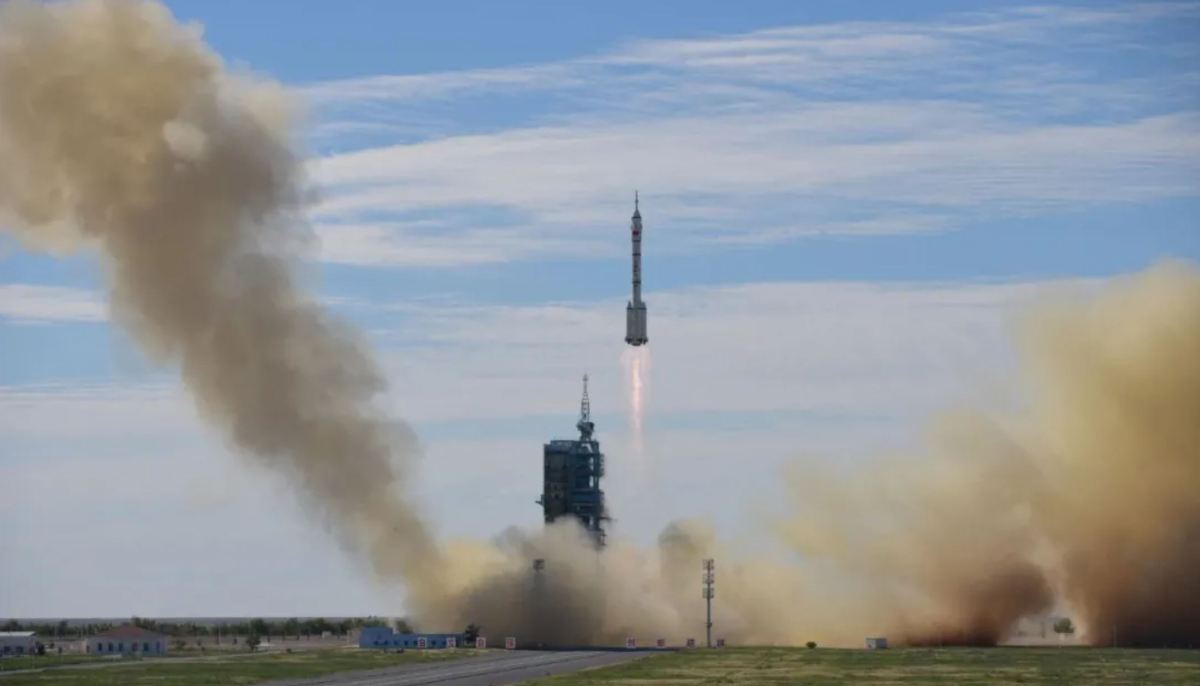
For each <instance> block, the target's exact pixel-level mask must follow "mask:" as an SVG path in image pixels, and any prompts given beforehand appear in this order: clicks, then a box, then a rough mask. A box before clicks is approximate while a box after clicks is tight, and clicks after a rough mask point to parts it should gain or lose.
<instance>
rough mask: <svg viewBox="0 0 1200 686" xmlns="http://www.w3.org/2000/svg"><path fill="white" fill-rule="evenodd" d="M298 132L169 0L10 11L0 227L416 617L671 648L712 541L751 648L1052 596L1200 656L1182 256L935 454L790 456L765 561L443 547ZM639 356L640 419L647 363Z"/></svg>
mask: <svg viewBox="0 0 1200 686" xmlns="http://www.w3.org/2000/svg"><path fill="white" fill-rule="evenodd" d="M290 131H291V129H290V108H289V103H288V102H287V99H286V98H285V97H284V96H283V94H282V91H281V89H279V88H278V87H275V86H272V85H270V84H266V83H261V82H250V81H248V80H246V79H241V78H237V77H235V76H232V75H231V74H229V73H227V72H226V71H225V70H224V68H223V67H222V65H221V62H220V60H219V59H218V58H217V57H216V56H215V55H213V54H212V53H211V52H210V51H209V50H208V49H207V48H206V47H205V46H204V45H203V43H202V42H201V40H200V37H199V32H198V31H197V30H195V29H192V28H186V27H181V26H179V25H177V24H176V23H175V22H174V21H173V20H172V18H171V17H170V15H169V13H168V12H167V11H166V10H165V9H163V8H162V7H161V6H160V5H158V4H156V3H153V2H148V1H144V0H112V1H109V2H105V1H102V0H76V1H73V2H65V3H56V4H41V3H34V2H32V1H30V0H10V1H9V2H7V3H5V4H2V5H0V226H4V227H6V228H9V229H12V230H14V231H15V232H16V233H17V234H18V235H19V236H20V237H21V238H22V239H24V240H26V241H27V242H29V243H30V244H31V245H36V246H45V247H50V248H54V249H69V248H72V247H76V246H80V245H87V246H95V247H97V248H98V249H99V250H98V251H99V253H100V255H101V256H102V259H103V261H104V264H105V266H106V273H107V274H108V278H109V282H110V285H109V288H110V291H111V302H112V314H113V317H114V319H115V320H116V321H117V322H118V323H119V324H121V325H123V326H124V327H125V328H127V329H128V330H129V331H130V332H132V334H133V335H134V337H135V338H136V339H137V340H138V341H139V342H140V344H141V345H142V347H143V348H144V349H145V351H146V353H147V354H148V355H149V356H150V357H151V358H152V359H154V360H156V361H159V362H161V363H164V364H172V365H178V366H179V368H180V370H181V374H182V377H183V379H184V381H185V382H186V384H187V386H188V388H189V390H190V392H191V394H192V396H193V397H194V399H195V401H196V405H197V407H198V408H199V409H200V411H201V413H202V414H203V415H204V416H205V417H206V418H207V419H208V420H209V421H210V422H212V423H213V424H214V425H215V426H217V427H218V428H219V429H220V430H221V431H223V432H224V434H225V435H226V436H227V437H228V440H229V441H230V442H231V443H232V444H233V445H234V446H235V447H236V448H237V449H238V450H239V452H242V453H244V454H246V455H248V456H249V457H250V458H251V459H253V460H254V461H256V462H257V463H258V464H261V465H263V466H265V467H267V468H270V469H272V470H275V471H276V472H278V473H280V474H283V475H285V476H286V477H287V478H289V479H290V480H291V482H292V483H293V484H294V485H295V486H296V488H297V490H298V492H299V493H301V494H302V495H303V496H304V497H306V498H308V499H309V500H310V501H311V502H312V503H313V504H314V505H315V506H316V508H315V509H316V511H318V512H320V513H321V514H322V515H323V516H324V517H325V518H326V519H327V520H328V522H329V525H330V529H331V530H332V531H333V532H334V534H335V535H336V536H337V537H338V540H340V541H341V542H343V544H344V545H345V546H346V547H347V548H348V549H349V550H351V551H353V552H355V553H357V554H363V555H366V556H367V557H368V559H369V560H370V561H371V563H372V566H373V569H374V570H375V571H376V572H377V574H378V575H379V576H380V577H381V578H384V579H388V580H399V581H402V582H403V583H405V584H407V586H408V588H410V589H413V590H414V593H413V594H412V595H411V596H410V597H409V599H408V607H409V610H410V611H411V612H412V613H413V615H414V617H415V619H416V620H417V621H418V622H419V623H421V624H422V625H424V626H426V627H428V628H431V629H439V630H443V629H444V630H451V629H455V628H459V627H461V626H464V625H465V624H466V623H467V622H476V623H479V624H481V625H482V626H483V627H484V630H485V632H486V633H487V634H488V635H490V636H502V635H506V634H508V635H517V636H519V637H522V639H523V640H524V639H529V640H543V641H547V642H555V643H584V642H615V641H620V640H621V639H623V638H624V637H625V636H627V635H637V636H658V635H661V636H665V637H669V638H671V639H672V640H681V639H682V638H686V637H688V636H695V635H697V631H698V630H700V629H701V628H702V623H703V611H704V610H703V603H701V602H699V598H700V594H699V580H700V574H699V573H700V560H702V559H704V558H708V557H715V558H717V577H718V582H717V602H716V604H715V605H714V611H715V618H714V621H715V622H716V623H717V626H718V627H720V628H721V634H723V635H724V636H725V637H727V638H729V639H730V640H731V641H735V642H783V643H799V642H803V641H805V640H809V639H813V640H819V641H822V642H825V643H842V644H855V645H857V644H858V641H860V640H861V638H862V637H863V636H865V635H868V634H875V633H885V634H891V635H893V636H898V637H902V638H905V639H907V640H908V641H909V642H913V643H923V642H935V641H939V642H946V643H949V642H964V643H993V642H996V641H1000V640H1003V639H1004V638H1005V637H1006V636H1007V635H1008V633H1009V632H1010V631H1011V628H1012V625H1013V623H1014V622H1015V621H1017V620H1019V619H1021V618H1022V617H1026V616H1030V615H1036V614H1038V613H1042V612H1045V611H1048V610H1051V609H1053V608H1055V607H1056V606H1058V607H1067V608H1069V609H1070V610H1071V611H1072V612H1073V613H1077V616H1078V618H1079V619H1080V620H1081V621H1080V623H1081V624H1082V625H1083V626H1084V627H1085V629H1086V630H1087V637H1088V639H1089V640H1091V641H1093V642H1096V643H1108V642H1109V641H1110V640H1112V639H1113V638H1114V637H1115V638H1116V641H1117V642H1118V643H1120V644H1122V645H1155V646H1158V645H1191V646H1196V645H1200V584H1196V583H1195V579H1196V577H1197V574H1198V573H1200V545H1198V544H1197V537H1198V536H1200V500H1198V499H1197V496H1196V486H1197V484H1200V421H1197V418H1198V417H1200V355H1197V351H1200V272H1198V271H1197V269H1196V268H1195V267H1193V266H1189V265H1185V264H1181V263H1166V264H1163V265H1160V266H1158V267H1155V268H1154V269H1151V270H1149V271H1148V272H1146V273H1145V274H1141V275H1138V276H1136V277H1131V278H1126V279H1121V280H1118V281H1117V282H1116V283H1114V284H1112V285H1110V286H1107V287H1106V288H1105V290H1104V291H1103V292H1101V293H1100V294H1098V295H1097V294H1087V295H1084V296H1079V297H1075V298H1066V299H1064V298H1057V299H1052V300H1050V301H1048V302H1047V304H1045V305H1043V306H1042V307H1041V308H1040V309H1038V310H1037V311H1035V312H1034V313H1033V314H1032V315H1031V316H1030V317H1029V318H1028V320H1027V322H1026V324H1025V327H1024V328H1023V329H1022V334H1021V337H1020V342H1021V349H1022V352H1023V360H1024V363H1025V367H1024V369H1025V382H1026V386H1027V390H1028V394H1027V397H1028V405H1027V407H1025V408H1023V409H1022V412H1020V413H1017V414H1015V415H1012V414H996V413H982V412H974V411H966V410H964V411H960V412H955V413H952V414H947V415H946V416H944V417H942V418H940V419H939V420H938V421H936V422H935V423H934V426H933V430H932V431H931V436H930V441H929V449H928V450H927V451H925V453H924V454H919V455H908V456H901V457H896V458H893V459H887V460H882V461H880V462H879V463H878V464H876V465H873V466H872V468H871V469H870V470H865V471H860V472H854V473H850V474H846V473H844V472H843V473H839V474H834V473H831V472H829V471H828V470H825V469H822V468H821V465H820V464H818V463H807V462H797V464H796V465H795V467H794V468H793V470H792V471H791V474H790V477H789V483H790V484H791V492H792V498H791V499H790V501H789V507H790V511H789V512H788V513H787V516H785V517H782V518H780V519H777V520H775V521H774V522H773V523H774V524H776V525H777V527H776V528H778V530H779V534H780V536H781V539H782V541H783V542H784V543H785V544H786V546H781V547H780V550H779V559H774V558H763V557H757V558H747V557H743V556H739V555H738V554H737V553H736V551H734V550H731V549H728V548H724V547H722V545H721V544H720V542H718V541H717V540H716V538H715V536H714V535H713V534H712V531H711V529H709V528H708V526H707V525H705V524H703V523H700V522H693V521H688V522H680V523H676V524H673V525H671V526H669V527H668V528H667V529H666V530H665V531H664V532H663V533H662V535H661V536H660V537H659V540H658V545H657V546H656V547H655V548H653V549H651V550H644V549H640V548H637V547H635V546H633V545H630V544H628V543H625V542H622V541H619V540H618V541H614V542H613V543H612V544H611V545H610V546H609V547H608V548H606V549H605V550H604V551H603V552H597V551H596V550H595V548H594V547H593V546H592V545H591V541H590V540H589V539H588V538H587V536H586V535H585V534H584V533H583V532H582V531H580V530H579V529H578V527H575V526H571V525H569V523H568V524H567V525H563V526H560V525H555V526H552V527H548V528H547V529H546V530H544V531H541V532H538V533H533V534H530V533H522V532H509V533H507V534H506V535H505V536H503V537H502V538H501V539H500V540H499V541H496V542H491V543H483V542H473V541H455V542H451V543H449V544H447V545H444V546H439V545H437V544H436V543H435V541H434V540H433V539H432V537H431V535H430V533H429V531H428V529H427V527H426V526H425V524H424V519H423V517H422V516H421V514H420V513H419V512H417V511H416V509H415V508H414V507H413V506H412V505H411V504H410V503H409V501H408V500H407V499H406V498H405V494H404V490H403V487H404V477H405V471H406V466H407V464H408V463H409V462H411V460H412V459H413V457H414V455H415V450H414V448H413V439H412V436H411V432H409V431H408V430H407V429H406V428H404V427H403V425H399V424H397V423H396V422H394V421H392V420H389V419H388V418H387V417H386V416H385V415H384V414H383V413H382V411H381V410H380V408H378V407H377V406H376V404H375V403H376V397H377V395H378V394H379V392H380V391H381V390H382V389H383V387H384V382H383V378H382V375H381V374H380V373H379V371H378V369H377V367H376V365H375V363H374V362H373V360H372V358H371V357H370V355H369V354H368V353H367V352H366V350H365V348H364V345H363V343H362V341H361V340H360V339H359V338H358V336H357V334H356V333H355V332H354V331H352V330H351V329H349V328H347V327H346V326H344V325H342V324H340V323H339V322H338V321H336V320H335V319H333V318H332V317H331V316H330V315H329V314H328V313H327V312H325V311H324V310H323V309H322V308H321V307H320V306H319V305H318V304H317V303H316V302H315V301H314V299H313V298H312V297H311V296H310V295H308V294H306V293H304V292H303V291H302V290H300V289H299V288H298V287H297V283H296V282H297V279H296V276H295V273H294V267H293V259H294V254H293V252H292V247H293V246H294V244H295V243H296V241H297V236H300V237H301V238H302V237H303V235H304V221H303V219H302V214H303V211H304V206H305V196H306V193H305V191H304V178H303V174H302V164H301V162H300V157H299V155H298V154H297V153H296V152H295V151H294V149H293V146H292V140H291V139H290V136H291V133H290ZM638 328H639V330H641V327H640V325H639V327H638ZM641 333H644V331H642V332H641ZM642 342H643V343H644V341H642ZM797 354H800V353H799V352H798V353H797ZM625 359H626V360H627V361H628V363H627V367H626V369H627V373H628V379H629V382H630V408H631V415H632V417H631V425H632V426H634V427H635V432H636V433H638V435H640V429H641V426H642V420H643V412H644V393H645V388H646V382H647V381H648V371H649V361H650V358H649V353H648V351H646V350H643V349H636V350H632V351H629V352H628V353H627V356H626V358H625ZM825 464H827V463H825ZM718 486H719V484H718ZM785 547H786V548H788V550H784V548H785ZM785 553H787V555H785ZM534 558H541V559H544V560H545V561H546V566H545V575H544V577H541V578H538V577H536V576H535V575H534V573H533V572H532V571H531V570H530V565H529V563H530V561H531V560H532V559H534Z"/></svg>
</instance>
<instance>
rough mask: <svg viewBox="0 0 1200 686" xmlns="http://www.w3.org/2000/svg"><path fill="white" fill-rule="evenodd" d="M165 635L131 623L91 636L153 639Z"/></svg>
mask: <svg viewBox="0 0 1200 686" xmlns="http://www.w3.org/2000/svg"><path fill="white" fill-rule="evenodd" d="M165 635H166V634H161V633H159V632H157V631H150V630H149V629H143V628H142V627H140V626H135V625H133V624H122V625H121V626H118V627H114V628H112V629H109V630H108V631H102V632H100V633H98V634H96V635H95V636H93V637H92V638H104V639H108V638H118V639H137V640H142V639H147V638H155V639H157V638H162V637H163V636H165Z"/></svg>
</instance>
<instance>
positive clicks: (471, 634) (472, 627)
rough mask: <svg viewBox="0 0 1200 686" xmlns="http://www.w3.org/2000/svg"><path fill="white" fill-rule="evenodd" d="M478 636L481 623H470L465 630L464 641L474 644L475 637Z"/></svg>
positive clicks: (468, 644)
mask: <svg viewBox="0 0 1200 686" xmlns="http://www.w3.org/2000/svg"><path fill="white" fill-rule="evenodd" d="M477 638H479V625H478V624H468V625H467V628H466V629H465V630H464V631H463V643H464V644H466V645H467V646H474V645H475V639H477Z"/></svg>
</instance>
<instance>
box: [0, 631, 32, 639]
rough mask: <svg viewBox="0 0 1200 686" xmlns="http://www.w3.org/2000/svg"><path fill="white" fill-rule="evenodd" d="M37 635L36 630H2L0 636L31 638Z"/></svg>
mask: <svg viewBox="0 0 1200 686" xmlns="http://www.w3.org/2000/svg"><path fill="white" fill-rule="evenodd" d="M36 635H37V632H36V631H0V638H30V637H32V636H36Z"/></svg>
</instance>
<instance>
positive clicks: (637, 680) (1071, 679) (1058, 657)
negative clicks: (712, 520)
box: [531, 648, 1200, 686]
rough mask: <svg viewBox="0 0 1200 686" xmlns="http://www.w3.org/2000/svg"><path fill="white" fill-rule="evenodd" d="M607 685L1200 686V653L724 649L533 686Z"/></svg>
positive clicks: (656, 659)
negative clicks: (951, 685) (1173, 685)
mask: <svg viewBox="0 0 1200 686" xmlns="http://www.w3.org/2000/svg"><path fill="white" fill-rule="evenodd" d="M531 683H534V684H539V685H542V686H575V685H580V684H611V685H615V686H620V685H622V684H624V685H625V686H634V685H635V684H636V685H637V686H651V685H654V684H670V685H671V686H691V685H692V684H706V685H707V684H731V685H735V686H736V685H748V684H980V685H982V684H988V685H989V686H990V685H992V684H1088V685H1091V684H1200V651H1196V650H1126V649H1107V648H990V649H975V648H937V649H916V648H913V649H892V650H879V651H867V650H836V649H817V650H808V649H806V648H726V649H718V650H694V651H686V652H680V653H672V654H665V655H657V656H654V657H649V658H645V659H642V660H638V661H636V662H631V663H627V664H624V665H620V666H617V667H607V668H603V669H596V670H590V671H584V672H578V673H575V674H568V675H562V676H558V677H551V678H547V679H542V680H538V681H535V682H531Z"/></svg>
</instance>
